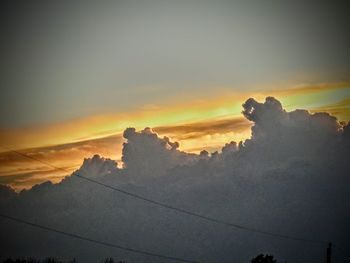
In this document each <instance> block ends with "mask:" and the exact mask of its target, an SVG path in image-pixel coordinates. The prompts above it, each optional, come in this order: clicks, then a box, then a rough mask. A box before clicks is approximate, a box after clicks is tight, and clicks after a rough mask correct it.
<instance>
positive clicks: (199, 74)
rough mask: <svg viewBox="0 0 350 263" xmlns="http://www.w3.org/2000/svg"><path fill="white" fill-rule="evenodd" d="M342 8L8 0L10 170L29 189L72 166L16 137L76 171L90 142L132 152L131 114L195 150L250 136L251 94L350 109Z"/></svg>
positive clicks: (5, 139)
mask: <svg viewBox="0 0 350 263" xmlns="http://www.w3.org/2000/svg"><path fill="white" fill-rule="evenodd" d="M345 10H346V9H345V8H342V6H341V5H328V4H321V3H318V4H317V6H316V5H312V4H306V3H303V2H300V3H298V2H297V1H296V2H290V3H289V4H288V5H287V4H282V3H280V2H278V1H276V2H275V3H274V4H273V5H272V4H271V5H269V4H266V3H264V5H262V4H255V5H251V4H249V3H247V2H244V1H242V2H233V1H232V2H230V1H211V2H209V1H208V2H206V1H203V2H195V1H139V2H134V1H110V2H109V1H106V2H104V4H97V2H95V3H93V2H87V3H84V4H82V3H81V2H79V1H74V3H73V2H69V1H56V2H51V3H46V2H40V1H38V2H36V1H34V2H31V3H28V4H26V3H23V4H22V5H18V6H17V5H11V4H8V5H7V6H5V8H3V11H2V12H3V15H2V18H1V19H2V20H3V21H2V22H3V23H2V24H4V25H5V28H4V29H5V32H6V36H7V39H8V41H7V42H6V44H5V46H4V47H3V48H2V51H3V53H4V56H3V57H4V59H3V60H2V61H1V68H2V71H3V73H4V77H3V78H2V80H1V83H2V89H1V90H2V95H1V97H0V105H1V106H0V107H1V111H0V112H1V113H0V114H1V115H0V146H1V147H2V148H0V164H1V165H0V183H3V184H9V185H11V186H13V187H14V188H16V189H17V190H20V189H22V188H29V187H31V186H32V185H33V184H36V183H40V182H43V181H46V180H52V181H54V182H58V181H59V180H60V179H61V178H62V177H63V176H64V175H66V174H65V173H63V172H62V171H54V170H53V169H52V168H50V167H47V166H45V165H43V164H41V163H35V162H33V161H31V160H28V159H25V158H24V157H22V156H18V155H16V154H14V153H11V152H10V151H9V150H8V148H11V149H15V150H18V151H21V152H23V153H26V154H28V155H31V156H33V157H35V158H39V159H42V160H45V161H47V162H50V163H52V164H53V165H56V166H59V167H62V168H65V169H67V170H69V171H73V170H74V169H76V168H77V167H78V166H79V165H80V164H81V163H82V161H83V159H84V157H91V156H92V155H93V154H100V155H102V156H104V157H108V158H112V159H115V160H117V161H118V164H119V166H122V163H121V161H120V158H121V148H122V143H123V138H122V136H121V135H122V132H123V130H124V129H125V128H127V127H135V128H136V129H137V130H140V129H143V128H144V127H152V128H153V130H154V131H156V132H157V133H158V134H160V135H162V136H168V137H170V138H171V139H172V140H174V141H178V142H179V143H180V149H181V150H183V151H187V152H194V153H199V152H200V151H201V150H203V149H206V150H208V151H209V152H214V151H217V150H220V149H221V148H222V146H223V145H225V143H228V142H230V141H232V140H234V141H237V142H238V141H241V140H244V139H246V138H249V136H250V123H249V122H248V121H247V120H246V119H244V118H243V116H242V115H241V111H242V107H241V105H242V103H244V101H245V100H247V99H248V98H250V97H254V98H255V99H257V100H263V99H264V98H265V97H266V96H275V97H276V98H278V99H279V100H280V101H281V102H282V104H283V105H284V107H285V108H286V109H287V110H294V109H301V108H302V109H307V110H310V111H312V112H318V111H326V112H329V113H330V114H332V115H334V116H336V117H337V118H338V119H339V121H345V122H347V121H349V120H350V77H349V76H350V74H349V73H350V54H349V51H348V50H347V49H348V47H349V46H350V41H349V39H350V38H349V34H350V31H349V30H348V27H347V24H346V23H345V22H346V21H347V19H348V18H347V13H346V11H345ZM311 11H312V13H313V16H312V17H310V12H311ZM335 16H336V17H337V19H332V18H334V17H335ZM281 35H283V37H281Z"/></svg>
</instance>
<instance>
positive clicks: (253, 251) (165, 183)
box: [0, 97, 350, 262]
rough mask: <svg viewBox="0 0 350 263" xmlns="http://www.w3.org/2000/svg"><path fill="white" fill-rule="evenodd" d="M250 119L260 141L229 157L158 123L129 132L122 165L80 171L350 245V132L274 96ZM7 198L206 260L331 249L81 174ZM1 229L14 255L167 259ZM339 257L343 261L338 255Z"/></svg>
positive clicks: (16, 209)
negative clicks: (182, 143) (187, 142)
mask: <svg viewBox="0 0 350 263" xmlns="http://www.w3.org/2000/svg"><path fill="white" fill-rule="evenodd" d="M243 115H244V116H245V118H246V119H247V120H249V121H251V122H252V128H251V129H252V136H251V138H250V139H248V140H246V141H243V142H239V143H237V142H234V141H231V142H228V143H227V144H225V145H224V146H223V147H222V150H221V151H220V152H214V153H209V152H207V151H202V152H201V153H200V154H199V155H194V154H188V153H185V152H182V151H180V150H179V144H178V143H177V142H174V141H172V140H170V139H169V138H168V137H159V136H158V134H157V133H155V132H154V131H152V129H150V128H145V129H144V130H141V131H136V130H135V129H134V128H128V129H126V130H125V131H124V134H123V136H124V139H125V143H124V145H123V156H122V160H123V162H124V166H125V167H124V168H123V169H118V168H117V166H116V162H114V161H112V160H109V159H105V158H103V157H100V156H98V155H95V156H93V157H92V158H88V159H85V160H84V162H83V165H82V167H81V168H80V169H79V170H78V171H76V173H83V174H84V175H85V176H91V177H94V178H95V179H96V180H100V181H101V182H103V183H105V184H108V185H113V186H117V187H119V188H121V189H124V190H126V191H130V192H133V193H137V194H139V195H143V196H145V197H148V198H152V199H155V200H158V201H160V202H164V203H168V204H171V205H173V206H176V207H180V208H184V209H188V210H191V211H194V212H196V213H200V214H203V215H207V216H211V217H214V218H218V219H221V220H225V221H228V222H233V223H239V224H242V225H245V226H250V227H252V228H256V229H261V230H264V231H271V232H275V233H280V234H286V235H293V236H299V237H304V238H310V239H322V240H331V241H332V242H334V243H335V244H341V245H342V246H343V247H344V248H345V249H350V247H347V246H348V244H350V239H349V235H348V233H350V226H349V224H348V223H347V222H350V213H349V211H350V204H349V202H348V200H349V199H350V193H349V186H350V178H349V175H348V156H350V135H349V134H350V125H349V124H346V123H339V122H338V121H337V119H336V118H335V117H333V116H331V115H329V114H327V113H309V112H308V111H305V110H295V111H291V112H287V111H286V110H284V109H283V106H282V105H281V103H280V102H279V101H278V100H277V99H275V98H273V97H268V98H266V100H265V101H264V102H258V101H256V100H255V99H252V98H251V99H248V100H247V101H246V102H245V103H244V104H243ZM155 175H157V176H155ZM0 197H1V198H2V199H1V200H2V201H1V205H0V211H1V212H4V213H8V214H12V215H16V216H18V217H21V218H26V219H28V220H35V222H37V223H41V224H45V225H49V226H55V227H57V228H59V229H64V230H65V231H71V232H74V233H84V234H86V235H87V236H90V237H92V238H96V239H100V240H105V241H110V242H114V243H118V244H127V245H129V246H131V247H136V248H142V249H146V250H150V251H154V252H162V253H164V254H170V255H173V256H179V257H185V258H191V259H194V260H199V261H207V262H248V260H249V259H250V258H251V257H252V256H254V255H257V254H259V253H261V252H265V251H266V252H269V253H272V254H274V255H275V256H276V257H277V259H279V258H280V259H284V260H287V261H288V262H294V261H295V262H297V261H300V262H317V261H321V260H322V259H323V255H324V253H320V251H323V249H324V247H323V246H322V245H321V246H318V245H309V244H305V243H303V242H294V241H287V240H283V239H278V238H271V237H268V236H264V235H258V234H253V233H250V232H246V231H239V230H233V229H230V228H227V227H225V226H220V225H215V224H211V223H208V222H205V221H201V220H200V219H198V218H193V217H190V216H186V215H182V214H179V213H176V212H174V211H168V210H166V209H164V208H159V207H157V206H154V205H151V204H148V203H144V202H140V200H135V199H132V198H129V197H127V196H124V195H121V194H118V193H116V192H113V191H110V190H109V189H106V188H104V187H101V186H98V185H94V184H91V183H87V182H84V181H83V180H82V179H80V178H78V177H74V176H70V177H67V178H65V179H64V180H63V181H62V182H61V183H59V184H51V183H46V184H40V185H37V186H35V187H33V188H32V189H31V190H27V191H22V192H21V193H18V194H16V193H15V192H13V190H11V189H10V188H6V187H2V188H0ZM0 232H1V235H0V242H1V244H5V247H4V250H3V251H6V253H4V255H3V256H7V255H20V256H25V255H38V256H49V255H60V256H62V255H63V256H64V257H76V258H78V259H80V260H82V261H83V262H94V261H96V260H97V259H98V258H103V257H105V256H109V255H111V256H114V257H116V258H118V259H126V260H127V261H130V262H144V261H152V262H162V261H161V260H159V261H157V260H158V259H149V258H147V259H145V258H144V257H142V256H140V255H133V254H130V253H124V252H122V251H115V250H110V249H106V248H101V247H96V246H94V245H91V244H85V243H84V244H82V243H80V242H79V241H74V240H67V239H66V238H64V237H55V238H54V239H53V237H51V235H50V234H49V233H43V232H37V230H35V229H27V228H25V227H23V226H22V227H18V225H16V224H15V223H11V222H7V221H6V222H4V224H1V227H0ZM47 240H49V241H50V242H47ZM68 247H72V248H74V249H67V248H68ZM296 251H298V253H295V252H296ZM334 257H335V259H337V260H338V261H339V262H340V261H341V258H340V256H338V255H337V254H334ZM337 257H338V258H337Z"/></svg>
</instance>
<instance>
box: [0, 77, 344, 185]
mask: <svg viewBox="0 0 350 263" xmlns="http://www.w3.org/2000/svg"><path fill="white" fill-rule="evenodd" d="M222 92H223V94H224V95H221V96H217V97H213V98H208V99H198V100H194V101H192V102H191V104H189V103H182V104H173V105H148V106H145V107H143V108H142V110H139V111H133V112H129V113H117V114H106V115H97V116H91V117H88V118H82V119H77V120H71V121H67V122H64V123H56V124H52V125H45V126H36V127H27V128H17V129H1V130H0V140H1V142H2V145H4V146H9V147H11V148H13V149H17V150H20V151H21V152H24V153H26V154H28V155H31V156H33V157H35V158H38V159H41V160H43V161H46V162H49V163H52V164H53V165H55V166H59V167H65V169H67V170H69V171H73V170H74V169H76V167H78V166H79V165H80V164H81V163H82V160H83V158H85V157H90V156H92V155H93V154H100V155H102V156H105V157H108V158H112V159H115V160H120V158H121V148H122V142H123V138H122V135H121V134H122V132H123V130H124V129H125V128H127V127H135V128H136V129H142V128H144V127H147V126H148V127H152V128H153V130H155V131H156V132H157V133H158V134H160V135H162V136H168V137H170V138H171V139H172V140H176V141H179V142H180V149H181V150H184V151H188V152H195V153H198V152H199V151H201V150H203V149H206V150H208V151H211V152H212V151H216V150H219V149H221V147H222V146H223V145H224V144H225V143H227V142H229V141H232V140H234V141H240V140H244V139H246V138H248V137H249V136H250V126H251V124H250V123H249V122H248V121H247V120H246V119H244V118H243V117H242V116H241V114H240V112H241V110H242V108H241V105H242V103H243V102H244V101H245V100H246V99H247V98H248V97H254V98H256V99H258V100H262V99H264V98H265V97H266V96H268V95H273V96H276V97H277V98H278V99H279V100H281V102H282V103H283V105H284V106H285V107H286V109H287V110H293V109H296V108H305V109H309V110H310V111H313V112H316V111H326V112H329V113H330V114H333V115H335V116H337V117H338V118H339V119H340V120H344V121H349V120H350V106H349V105H350V84H346V83H339V84H322V85H317V86H299V87H294V88H289V89H284V90H266V91H261V92H255V93H231V92H229V91H227V92H226V93H225V92H224V91H222ZM5 142H6V144H5ZM119 163H120V161H119ZM65 175H66V174H65V173H63V172H62V171H55V170H52V169H50V168H48V167H46V166H45V165H43V164H40V163H35V162H33V161H32V160H28V159H25V158H24V157H22V156H18V155H16V154H13V153H11V152H8V151H7V150H6V149H2V152H0V183H5V184H10V185H12V186H13V187H15V188H17V189H21V188H25V187H31V186H32V185H33V184H35V183H39V182H43V181H45V180H48V179H50V180H53V181H55V182H56V181H58V180H60V179H61V178H62V177H63V176H65Z"/></svg>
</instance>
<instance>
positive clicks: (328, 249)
mask: <svg viewBox="0 0 350 263" xmlns="http://www.w3.org/2000/svg"><path fill="white" fill-rule="evenodd" d="M331 256H332V243H331V242H329V243H328V247H327V263H331Z"/></svg>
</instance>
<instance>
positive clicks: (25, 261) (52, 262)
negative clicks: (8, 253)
mask: <svg viewBox="0 0 350 263" xmlns="http://www.w3.org/2000/svg"><path fill="white" fill-rule="evenodd" d="M3 263H77V260H75V259H72V260H69V261H61V260H58V259H55V258H51V257H49V258H46V259H43V260H38V259H35V258H17V259H12V258H8V259H5V260H4V261H3ZM100 263H127V262H126V261H123V260H119V261H115V260H114V259H113V258H106V259H104V260H102V261H100Z"/></svg>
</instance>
